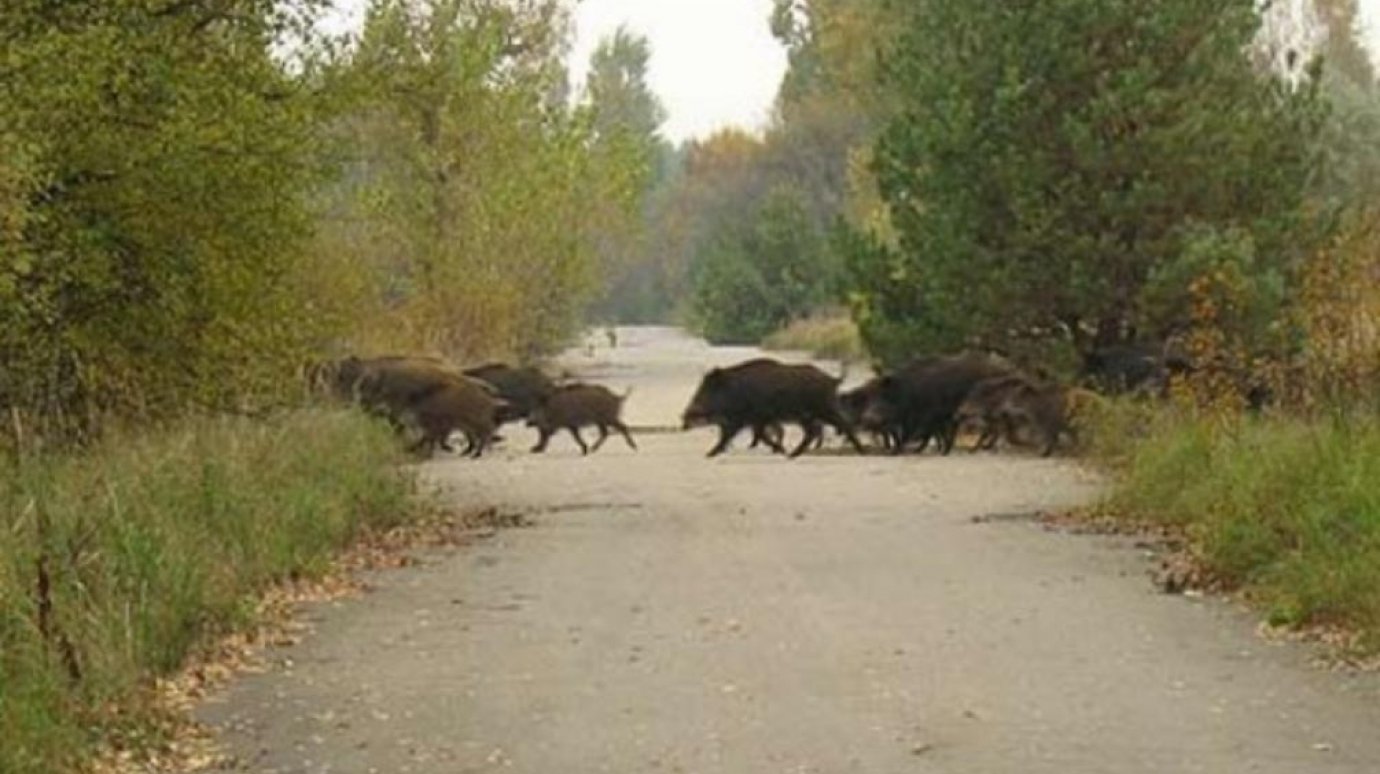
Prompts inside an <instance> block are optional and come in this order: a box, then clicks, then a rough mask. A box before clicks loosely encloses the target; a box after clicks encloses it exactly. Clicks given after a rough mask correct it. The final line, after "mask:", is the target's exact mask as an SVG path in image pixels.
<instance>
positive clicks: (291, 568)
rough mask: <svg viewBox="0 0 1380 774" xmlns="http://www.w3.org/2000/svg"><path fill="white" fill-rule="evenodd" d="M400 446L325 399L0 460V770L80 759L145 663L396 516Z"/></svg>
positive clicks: (318, 566) (155, 670)
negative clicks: (268, 416) (77, 449)
mask: <svg viewBox="0 0 1380 774" xmlns="http://www.w3.org/2000/svg"><path fill="white" fill-rule="evenodd" d="M399 462H401V459H400V458H399V455H398V452H397V445H396V441H394V440H393V438H392V437H391V433H390V432H389V431H388V430H387V428H384V427H381V426H378V425H376V424H374V423H372V422H369V421H366V420H365V419H364V418H363V417H361V416H359V415H356V414H353V413H349V414H347V413H340V412H325V411H310V412H303V413H299V414H295V415H291V416H285V417H282V418H279V419H275V420H273V421H270V422H250V421H248V420H238V419H198V420H192V421H187V422H185V423H183V424H181V425H178V426H176V427H174V428H170V429H167V430H160V431H157V432H152V433H149V432H143V433H138V434H125V433H120V432H113V433H111V434H110V435H109V437H107V438H106V439H104V440H103V441H101V442H100V443H98V444H97V445H95V446H94V447H93V448H91V449H89V450H88V451H87V452H85V453H82V454H48V455H41V456H35V457H29V458H24V459H17V460H16V459H10V460H6V464H5V465H4V466H3V467H0V738H3V739H4V740H5V743H4V744H3V745H0V771H7V772H16V773H19V772H57V771H67V770H74V769H76V768H78V767H79V764H80V762H81V759H82V757H83V756H84V754H85V753H87V752H89V751H90V749H91V746H92V745H93V744H95V743H96V742H97V741H99V736H100V735H101V734H103V733H110V732H118V731H120V730H122V727H123V726H125V725H127V724H131V723H138V721H139V720H140V719H141V718H142V717H143V716H142V715H141V714H140V713H141V704H140V690H141V689H142V688H143V687H144V686H145V685H146V684H147V682H148V680H149V679H150V678H152V677H154V676H158V675H163V674H166V673H168V672H169V671H172V670H175V669H176V668H178V666H179V665H181V664H182V662H183V659H184V658H186V657H187V655H188V654H189V653H191V652H193V651H194V650H195V649H196V648H197V647H198V646H200V645H203V644H206V643H207V642H208V641H209V639H210V638H214V637H216V636H217V635H220V634H223V633H227V632H228V631H230V630H232V629H234V628H236V627H239V626H243V625H245V624H247V623H250V621H248V620H246V617H245V616H246V611H247V610H249V609H250V608H249V607H248V606H247V605H246V602H247V601H249V600H251V599H252V598H253V597H254V596H255V595H256V594H258V593H260V592H262V591H263V590H264V589H265V587H266V586H267V585H269V584H271V583H274V582H275V581H280V580H285V579H288V578H296V577H300V576H307V577H310V576H314V575H316V574H318V573H320V572H322V571H323V570H324V569H325V567H326V562H327V561H328V560H329V558H330V555H331V553H332V552H333V551H335V550H338V549H339V548H340V547H342V546H344V545H346V544H348V543H350V542H351V541H353V540H354V539H356V538H357V537H358V536H359V535H360V534H361V533H362V532H364V531H366V530H373V529H386V528H388V527H390V526H393V525H395V524H398V523H399V522H400V521H401V520H403V519H405V518H408V517H409V516H410V515H411V514H412V513H413V506H411V505H409V504H408V502H407V500H408V495H409V493H410V491H411V486H410V484H409V483H408V481H407V480H406V479H405V478H404V477H403V476H402V475H401V474H399V473H397V472H396V464H397V463H399ZM40 567H42V568H44V571H45V573H46V577H47V584H48V585H47V591H46V593H43V594H41V593H40V588H41V583H40V580H39V575H38V568H40ZM45 603H46V604H45ZM45 607H46V608H47V611H46V612H44V608H45ZM124 730H134V729H124Z"/></svg>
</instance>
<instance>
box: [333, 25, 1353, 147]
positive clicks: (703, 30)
mask: <svg viewBox="0 0 1380 774" xmlns="http://www.w3.org/2000/svg"><path fill="white" fill-rule="evenodd" d="M336 2H337V7H338V8H340V9H341V10H340V16H341V17H343V18H344V19H348V21H344V20H342V19H340V18H338V19H337V20H336V22H335V23H333V24H331V25H329V26H330V27H332V28H335V29H341V28H349V27H355V26H357V25H358V23H359V19H360V13H359V10H360V9H361V8H363V7H364V6H365V5H366V4H367V0H336ZM771 5H772V0H581V2H580V3H579V5H578V6H577V7H576V11H575V22H576V40H575V48H574V51H573V52H572V54H571V66H570V70H571V74H572V75H573V76H574V77H575V78H576V80H577V81H579V82H583V80H584V73H585V70H586V69H587V67H588V65H589V55H590V54H591V53H592V52H593V50H594V47H595V46H596V45H598V43H599V40H600V39H602V38H603V37H604V36H606V35H608V34H610V33H612V32H613V31H614V30H616V29H617V28H618V27H619V25H626V26H627V27H628V28H629V29H630V30H632V31H633V32H636V33H639V34H641V35H645V36H646V37H647V38H648V39H649V40H650V41H651V44H652V62H651V73H650V81H651V85H652V89H653V90H654V91H655V92H656V93H657V96H659V97H660V98H661V101H662V103H663V104H664V105H665V106H666V109H667V111H668V113H669V116H670V117H669V118H668V120H667V122H666V125H665V127H664V129H663V134H664V135H665V136H666V138H667V139H670V140H673V141H680V140H683V139H686V138H688V137H702V136H704V135H706V134H709V133H711V132H713V131H714V130H716V129H720V128H723V127H725V126H741V127H745V128H749V129H755V128H758V127H760V126H761V125H762V124H763V123H764V122H765V121H766V119H767V116H768V115H769V113H770V111H771V105H772V101H773V99H774V98H775V96H776V89H777V87H778V86H779V85H780V83H781V76H782V75H783V74H784V73H785V71H786V53H785V51H784V50H783V49H782V48H781V46H780V45H779V44H778V43H777V42H776V40H775V39H774V38H772V36H771V30H770V29H768V26H767V18H768V15H769V14H770V12H771ZM1360 5H1361V11H1362V16H1363V17H1364V21H1365V23H1366V26H1367V39H1368V40H1369V41H1370V47H1371V51H1372V52H1373V53H1374V52H1380V0H1360Z"/></svg>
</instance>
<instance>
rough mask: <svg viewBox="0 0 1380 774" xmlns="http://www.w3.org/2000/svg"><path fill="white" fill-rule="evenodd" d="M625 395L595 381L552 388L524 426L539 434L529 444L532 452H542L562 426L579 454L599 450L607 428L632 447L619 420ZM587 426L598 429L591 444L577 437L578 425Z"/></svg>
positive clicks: (631, 439)
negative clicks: (532, 443) (532, 428)
mask: <svg viewBox="0 0 1380 774" xmlns="http://www.w3.org/2000/svg"><path fill="white" fill-rule="evenodd" d="M630 392H631V390H630V391H629V393H630ZM627 398H628V393H625V394H623V395H615V394H614V393H613V392H612V391H610V390H609V389H608V388H607V387H602V386H599V385H597V384H567V385H564V386H561V387H558V388H556V390H555V392H552V393H551V394H550V395H547V396H546V398H545V399H544V400H543V401H542V402H541V403H540V404H538V405H537V407H536V409H534V410H533V411H532V415H531V416H530V417H529V418H528V420H527V425H528V426H529V427H535V428H536V429H537V433H538V434H539V436H540V437H539V438H538V440H537V445H536V446H533V447H532V451H533V453H537V454H540V453H541V452H544V451H546V446H547V444H548V443H550V442H551V436H553V435H555V434H556V432H557V431H559V430H562V429H564V430H567V431H569V433H570V436H571V437H572V438H574V439H575V443H577V444H579V445H580V453H581V454H589V453H590V452H592V451H599V447H601V446H603V445H604V441H606V440H608V437H609V429H610V428H612V429H614V430H617V431H618V433H619V434H620V435H622V436H623V440H625V441H627V442H628V446H629V447H631V448H632V449H636V448H637V443H636V442H634V441H633V438H632V433H630V432H628V427H627V425H625V424H623V420H622V419H621V414H622V413H623V403H624V401H626V400H627ZM591 426H592V427H595V428H597V429H598V431H599V438H598V439H596V440H595V441H594V445H593V446H589V445H587V444H586V443H585V439H584V438H583V437H581V436H580V428H582V427H591Z"/></svg>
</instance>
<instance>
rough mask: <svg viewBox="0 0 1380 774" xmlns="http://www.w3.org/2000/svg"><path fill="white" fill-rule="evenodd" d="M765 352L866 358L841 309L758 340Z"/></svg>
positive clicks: (858, 336)
mask: <svg viewBox="0 0 1380 774" xmlns="http://www.w3.org/2000/svg"><path fill="white" fill-rule="evenodd" d="M762 348H763V349H767V350H776V351H782V350H795V351H801V352H808V353H810V354H811V355H812V356H814V357H817V358H823V359H827V360H842V361H845V362H857V361H860V360H864V359H866V357H867V351H866V349H864V347H863V342H862V336H861V334H859V333H858V326H857V324H856V323H854V322H853V319H852V318H851V317H849V316H848V313H847V312H845V311H842V310H832V311H828V312H821V313H819V314H816V315H812V316H810V317H805V318H802V319H799V320H796V321H795V322H792V323H791V324H790V325H787V326H786V327H785V328H782V329H781V330H779V331H777V332H775V333H773V334H771V335H770V336H767V338H765V339H763V340H762Z"/></svg>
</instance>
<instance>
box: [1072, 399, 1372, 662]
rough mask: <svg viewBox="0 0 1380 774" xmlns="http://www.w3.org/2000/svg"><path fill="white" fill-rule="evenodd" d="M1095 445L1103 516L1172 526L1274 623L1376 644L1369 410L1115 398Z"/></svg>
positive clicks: (1212, 570)
mask: <svg viewBox="0 0 1380 774" xmlns="http://www.w3.org/2000/svg"><path fill="white" fill-rule="evenodd" d="M1094 437H1095V438H1096V439H1097V440H1096V441H1095V442H1094V453H1095V455H1096V456H1098V457H1100V458H1101V459H1103V460H1106V461H1107V462H1108V463H1109V464H1110V466H1111V467H1112V468H1113V470H1114V471H1115V473H1116V474H1117V476H1118V479H1119V480H1118V485H1117V487H1116V490H1115V492H1114V493H1113V494H1112V495H1111V497H1110V500H1109V502H1108V503H1107V505H1108V506H1109V510H1110V512H1111V514H1112V515H1114V516H1118V517H1121V518H1127V519H1130V520H1134V521H1137V522H1142V523H1152V524H1158V525H1164V526H1169V527H1173V528H1176V529H1179V530H1182V532H1183V534H1184V535H1185V537H1186V538H1187V539H1188V544H1189V550H1190V552H1191V553H1192V554H1193V555H1194V556H1195V557H1196V558H1197V560H1198V561H1199V562H1201V563H1202V565H1203V568H1204V569H1205V570H1207V571H1208V573H1209V574H1210V577H1212V578H1213V579H1214V581H1215V582H1217V583H1219V584H1221V586H1222V587H1223V588H1226V589H1235V590H1240V591H1242V592H1243V593H1244V594H1245V596H1246V597H1247V598H1248V599H1250V600H1252V601H1253V602H1255V603H1257V604H1258V605H1260V607H1261V608H1262V609H1263V610H1264V611H1265V614H1266V617H1267V619H1268V620H1269V622H1270V623H1271V624H1274V625H1279V626H1290V627H1312V626H1324V627H1340V628H1343V629H1346V630H1350V631H1352V632H1354V633H1356V634H1358V635H1359V636H1360V642H1359V645H1361V646H1362V647H1363V648H1365V649H1367V650H1371V651H1374V650H1376V649H1377V648H1380V418H1377V417H1376V416H1374V415H1370V414H1337V415H1334V416H1330V417H1322V418H1312V419H1302V418H1290V417H1263V418H1253V417H1232V418H1223V417H1212V416H1208V415H1203V414H1198V413H1196V412H1191V411H1188V410H1184V409H1179V408H1160V409H1155V408H1151V407H1148V406H1146V405H1144V404H1141V405H1135V404H1127V403H1123V404H1118V405H1116V406H1114V407H1112V408H1111V409H1109V410H1108V411H1106V412H1105V413H1104V415H1103V416H1102V417H1100V418H1099V421H1098V424H1097V428H1096V431H1095V435H1094Z"/></svg>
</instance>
